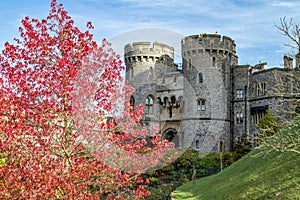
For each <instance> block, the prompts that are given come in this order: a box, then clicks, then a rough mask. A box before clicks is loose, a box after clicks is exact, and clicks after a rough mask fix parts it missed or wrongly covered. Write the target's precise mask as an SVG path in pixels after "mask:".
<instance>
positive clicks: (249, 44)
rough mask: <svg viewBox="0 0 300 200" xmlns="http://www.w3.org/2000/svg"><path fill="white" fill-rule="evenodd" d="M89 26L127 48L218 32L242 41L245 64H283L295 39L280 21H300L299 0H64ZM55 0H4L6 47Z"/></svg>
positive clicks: (1, 20)
mask: <svg viewBox="0 0 300 200" xmlns="http://www.w3.org/2000/svg"><path fill="white" fill-rule="evenodd" d="M58 2H59V3H62V4H63V5H64V8H65V10H67V11H68V13H69V14H70V16H71V17H72V18H73V19H74V21H75V24H76V25H77V26H79V27H80V28H82V30H84V28H85V24H86V22H87V21H91V22H92V23H93V25H94V26H95V29H94V30H93V34H94V36H95V39H96V40H97V41H101V39H102V38H107V39H109V40H111V41H112V43H113V45H116V47H115V48H116V49H118V50H117V52H119V53H122V52H121V51H122V48H123V45H124V44H126V43H128V42H133V41H139V40H141V41H145V40H150V41H159V42H164V43H167V44H169V45H171V46H174V47H175V50H176V51H177V54H178V55H179V53H180V52H179V51H180V39H181V37H184V36H187V35H193V34H200V33H215V32H216V31H218V32H219V34H221V35H226V36H229V37H231V38H232V39H234V40H235V41H236V44H237V53H238V55H239V64H251V65H254V64H257V63H259V62H260V61H264V62H267V63H268V66H269V67H272V66H281V65H282V64H283V59H282V57H283V54H284V53H290V49H289V48H287V47H285V46H284V43H285V42H288V41H289V40H288V39H286V38H285V37H284V36H282V35H281V34H279V33H278V31H277V29H276V28H275V26H274V23H279V19H280V18H281V17H284V16H286V17H288V18H290V17H292V18H294V20H295V22H298V23H300V2H299V1H298V0H294V1H292V0H285V1H277V0H241V1H239V0H210V1H207V0H205V1H204V0H186V1H184V0H168V1H166V0H164V1H163V0H58ZM49 10H50V0H30V1H28V0H1V2H0V27H1V29H0V36H1V37H0V48H1V49H2V48H3V44H4V42H5V41H12V40H13V38H14V37H18V27H19V26H20V24H21V23H20V21H21V19H22V18H24V17H25V16H29V17H35V18H39V19H41V18H45V17H46V16H47V14H48V12H49Z"/></svg>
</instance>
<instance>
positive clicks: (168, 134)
mask: <svg viewBox="0 0 300 200" xmlns="http://www.w3.org/2000/svg"><path fill="white" fill-rule="evenodd" d="M162 139H163V140H168V141H169V142H174V144H175V147H179V136H178V133H177V131H176V130H175V129H173V128H169V129H167V130H165V131H164V133H163V136H162Z"/></svg>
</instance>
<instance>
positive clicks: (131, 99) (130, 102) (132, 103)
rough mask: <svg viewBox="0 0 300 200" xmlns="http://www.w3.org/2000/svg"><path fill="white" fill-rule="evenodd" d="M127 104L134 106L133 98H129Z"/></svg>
mask: <svg viewBox="0 0 300 200" xmlns="http://www.w3.org/2000/svg"><path fill="white" fill-rule="evenodd" d="M129 104H130V106H134V97H133V96H131V97H130V101H129Z"/></svg>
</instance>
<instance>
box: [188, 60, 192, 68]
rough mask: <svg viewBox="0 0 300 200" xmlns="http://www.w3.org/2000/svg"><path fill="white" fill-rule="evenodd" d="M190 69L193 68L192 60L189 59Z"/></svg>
mask: <svg viewBox="0 0 300 200" xmlns="http://www.w3.org/2000/svg"><path fill="white" fill-rule="evenodd" d="M189 69H192V61H191V59H189Z"/></svg>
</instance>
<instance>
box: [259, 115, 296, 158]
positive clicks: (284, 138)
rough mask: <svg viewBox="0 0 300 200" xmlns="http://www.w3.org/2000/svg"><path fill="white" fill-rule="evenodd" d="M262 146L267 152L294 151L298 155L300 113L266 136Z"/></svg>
mask: <svg viewBox="0 0 300 200" xmlns="http://www.w3.org/2000/svg"><path fill="white" fill-rule="evenodd" d="M262 146H263V147H264V148H265V149H266V150H267V152H272V151H279V152H294V153H297V154H299V155H300V115H298V116H296V117H295V118H294V119H293V120H292V121H291V122H290V123H289V124H287V125H285V126H284V127H283V128H281V129H280V130H278V131H277V132H276V133H274V135H272V136H270V137H269V138H267V140H265V141H264V142H263V145H262Z"/></svg>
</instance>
